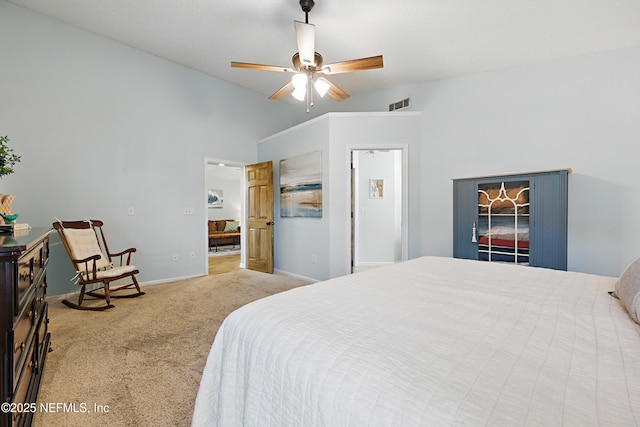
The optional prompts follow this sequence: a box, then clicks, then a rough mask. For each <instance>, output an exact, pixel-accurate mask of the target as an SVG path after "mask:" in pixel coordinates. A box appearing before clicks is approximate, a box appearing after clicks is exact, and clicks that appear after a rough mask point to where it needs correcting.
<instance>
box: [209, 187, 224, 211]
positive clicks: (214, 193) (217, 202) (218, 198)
mask: <svg viewBox="0 0 640 427" xmlns="http://www.w3.org/2000/svg"><path fill="white" fill-rule="evenodd" d="M222 202H223V199H222V190H209V191H207V204H208V205H209V207H210V208H222Z"/></svg>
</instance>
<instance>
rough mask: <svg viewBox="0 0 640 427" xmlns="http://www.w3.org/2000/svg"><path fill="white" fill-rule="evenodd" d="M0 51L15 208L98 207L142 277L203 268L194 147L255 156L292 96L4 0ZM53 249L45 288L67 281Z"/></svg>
mask: <svg viewBox="0 0 640 427" xmlns="http://www.w3.org/2000/svg"><path fill="white" fill-rule="evenodd" d="M0 52H2V60H1V61H2V66H1V69H2V73H1V74H2V76H1V78H0V99H2V102H0V133H2V134H3V135H5V134H6V135H8V136H9V138H10V139H11V147H13V148H14V150H15V152H16V154H19V155H21V156H22V162H21V163H19V164H18V165H17V167H16V172H15V173H14V174H13V175H11V176H8V177H5V178H3V179H2V181H0V193H9V194H15V195H16V200H15V202H14V204H13V210H14V211H15V212H18V213H19V214H20V215H21V216H20V219H21V220H22V221H23V222H27V223H29V224H31V225H32V226H51V223H52V222H53V221H54V217H59V218H61V219H83V218H99V219H103V220H104V221H105V224H106V232H107V236H108V238H109V246H110V247H111V249H113V250H116V249H117V248H125V247H129V246H135V247H137V249H138V252H137V253H136V256H135V263H136V265H137V266H138V267H139V269H140V272H141V273H140V280H141V281H142V282H154V281H162V280H170V279H172V278H181V277H189V276H193V275H198V274H206V273H205V272H206V253H205V249H206V220H207V215H208V213H207V208H206V203H204V200H203V195H204V194H205V188H204V186H205V176H204V159H205V158H222V159H228V160H235V161H237V162H239V163H252V162H254V161H255V160H256V141H258V140H259V139H261V138H263V137H264V136H266V135H270V134H273V133H274V132H277V131H279V130H281V129H284V128H287V127H289V126H291V124H292V121H291V116H292V107H291V106H289V105H288V104H285V103H277V102H273V101H269V100H268V99H266V97H265V96H263V95H259V94H255V93H253V92H250V91H247V90H244V89H241V88H239V87H238V86H235V85H231V84H228V83H225V82H222V81H220V80H217V79H215V78H212V77H210V76H207V75H204V74H202V73H199V72H196V71H194V70H191V69H188V68H185V67H182V66H179V65H176V64H174V63H171V62H168V61H165V60H163V59H160V58H158V57H155V56H152V55H149V54H146V53H143V52H140V51H137V50H134V49H131V48H129V47H126V46H123V45H121V44H118V43H115V42H113V41H110V40H108V39H105V38H102V37H98V36H96V35H93V34H90V33H87V32H85V31H82V30H79V29H77V28H74V27H71V26H68V25H65V24H62V23H60V22H59V21H55V20H53V19H50V18H47V17H44V16H41V15H39V14H36V13H33V12H30V11H27V10H25V9H23V8H20V7H18V6H15V5H13V4H11V3H7V2H5V1H3V0H0ZM215 54H216V53H215V52H212V55H215ZM221 60H222V59H221ZM230 141H233V143H232V144H231V143H229V142H230ZM129 207H133V208H134V209H135V215H133V216H129V215H127V211H128V208H129ZM184 208H193V209H194V211H195V214H194V215H184ZM53 246H54V247H53V248H52V251H61V250H62V247H61V246H60V245H59V243H57V244H55V245H53ZM191 252H195V253H196V256H195V257H194V258H191V257H190V254H191ZM173 254H177V255H178V256H179V261H177V262H173V261H172V255H173ZM54 256H55V254H54ZM56 259H60V260H61V262H63V263H64V264H65V267H66V268H67V269H68V271H67V272H66V273H64V274H62V273H61V274H62V276H63V277H49V281H50V288H49V291H50V293H51V294H56V293H60V292H70V291H73V290H76V289H77V288H76V287H74V286H73V285H71V284H70V282H69V281H68V279H69V278H70V277H71V276H72V274H70V263H68V260H65V258H64V257H60V258H58V257H56ZM67 263H68V264H67ZM54 264H55V263H54ZM55 270H56V266H54V265H52V267H51V271H52V276H55V274H54V272H55Z"/></svg>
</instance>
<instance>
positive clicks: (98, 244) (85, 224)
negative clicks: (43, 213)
mask: <svg viewBox="0 0 640 427" xmlns="http://www.w3.org/2000/svg"><path fill="white" fill-rule="evenodd" d="M102 225H103V222H102V221H100V220H91V221H88V220H85V221H57V222H54V223H53V228H55V229H56V230H57V231H58V234H59V235H60V239H61V240H62V243H63V244H64V248H65V249H66V250H67V254H68V255H69V258H70V259H71V262H72V263H73V266H74V268H75V270H76V280H77V283H78V285H80V286H81V287H82V288H81V289H80V296H79V297H78V303H77V304H75V303H73V302H71V301H69V300H66V299H65V300H63V301H62V303H63V304H65V305H67V306H69V307H71V308H75V309H79V310H95V311H102V310H106V309H108V308H113V307H114V305H112V304H111V298H133V297H138V296H140V295H144V292H142V291H140V286H139V285H138V281H137V280H136V277H135V275H136V274H138V273H139V271H138V269H136V267H135V266H134V265H131V254H132V253H133V252H135V251H136V249H135V248H129V249H126V250H124V251H122V252H118V253H112V252H110V251H109V247H108V246H107V241H106V239H105V238H104V233H103V231H102ZM105 253H106V255H105ZM114 259H115V260H116V261H118V262H116V263H115V264H114ZM121 279H129V280H131V283H129V284H126V285H121V286H118V287H117V288H114V289H110V285H111V282H114V281H116V280H121ZM90 285H99V286H97V287H93V286H90ZM87 286H90V288H93V289H90V290H87ZM133 287H135V289H136V290H137V292H135V293H128V294H124V295H117V294H115V295H113V294H112V293H114V292H117V291H122V290H126V289H132V288H133ZM100 289H103V290H104V291H103V292H96V291H99V290H100ZM85 295H90V296H91V297H93V298H91V299H104V300H105V301H106V305H100V306H87V305H84V306H83V305H82V302H83V301H84V300H85ZM87 299H90V298H87Z"/></svg>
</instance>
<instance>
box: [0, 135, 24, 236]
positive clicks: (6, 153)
mask: <svg viewBox="0 0 640 427" xmlns="http://www.w3.org/2000/svg"><path fill="white" fill-rule="evenodd" d="M8 143H9V138H8V137H7V136H0V178H2V177H3V176H5V175H11V174H12V173H13V167H14V166H15V164H16V163H20V156H18V155H16V154H15V153H14V152H13V149H12V148H10V147H9V145H8ZM14 198H15V196H13V195H7V194H0V216H2V218H4V220H5V222H6V223H7V224H13V222H14V221H15V219H16V218H17V217H18V214H14V213H12V212H11V202H13V199H14Z"/></svg>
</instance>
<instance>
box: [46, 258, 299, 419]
mask: <svg viewBox="0 0 640 427" xmlns="http://www.w3.org/2000/svg"><path fill="white" fill-rule="evenodd" d="M305 284H308V283H307V282H305V281H303V280H301V279H298V278H294V277H289V276H284V275H279V274H273V275H270V274H264V273H258V272H254V271H250V270H244V269H237V270H234V271H232V272H229V273H223V274H218V275H212V276H206V277H201V278H195V279H190V280H184V281H179V282H173V283H165V284H157V285H152V286H145V287H144V288H143V290H144V291H145V292H146V295H143V296H141V297H138V298H133V299H119V300H118V299H116V300H112V301H113V303H114V304H115V305H116V307H115V308H112V309H110V310H106V311H104V312H90V311H79V310H73V309H70V308H68V307H66V306H64V305H62V303H61V302H60V300H59V299H55V298H50V299H49V303H50V305H49V318H50V323H49V330H50V331H51V342H52V348H53V351H52V352H51V353H49V355H48V356H47V361H46V366H45V370H44V374H43V378H42V384H41V389H40V393H39V395H38V402H39V404H40V403H45V404H46V405H47V407H49V408H54V409H56V410H57V412H49V413H45V412H42V411H39V412H37V413H36V415H35V417H34V424H33V425H34V426H36V427H48V426H188V425H190V423H191V414H192V412H193V404H194V400H195V397H196V393H197V391H198V385H199V382H200V376H201V374H202V370H203V368H204V364H205V361H206V357H207V355H208V353H209V349H210V347H211V343H212V342H213V338H214V336H215V333H216V331H217V329H218V327H219V325H220V324H221V322H222V321H223V320H224V318H225V317H226V316H227V315H228V314H229V313H231V312H232V311H233V310H235V309H236V308H238V307H240V306H242V305H244V304H247V303H249V302H251V301H254V300H256V299H259V298H262V297H266V296H268V295H272V294H275V293H278V292H282V291H286V290H288V289H291V288H294V287H298V286H302V285H305Z"/></svg>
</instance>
